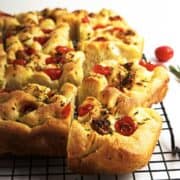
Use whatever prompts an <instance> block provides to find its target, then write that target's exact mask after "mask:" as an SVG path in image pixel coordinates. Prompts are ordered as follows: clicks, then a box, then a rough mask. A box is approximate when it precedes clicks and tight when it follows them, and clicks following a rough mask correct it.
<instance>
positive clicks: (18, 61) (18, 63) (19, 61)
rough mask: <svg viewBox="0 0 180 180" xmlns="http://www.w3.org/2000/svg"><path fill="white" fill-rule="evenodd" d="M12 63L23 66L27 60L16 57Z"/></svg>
mask: <svg viewBox="0 0 180 180" xmlns="http://www.w3.org/2000/svg"><path fill="white" fill-rule="evenodd" d="M13 64H16V65H22V66H25V65H26V64H27V61H26V60H24V59H16V60H14V61H13Z"/></svg>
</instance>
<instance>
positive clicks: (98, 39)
mask: <svg viewBox="0 0 180 180" xmlns="http://www.w3.org/2000/svg"><path fill="white" fill-rule="evenodd" d="M94 41H102V42H104V41H107V39H106V38H105V37H97V38H96V39H95V40H94Z"/></svg>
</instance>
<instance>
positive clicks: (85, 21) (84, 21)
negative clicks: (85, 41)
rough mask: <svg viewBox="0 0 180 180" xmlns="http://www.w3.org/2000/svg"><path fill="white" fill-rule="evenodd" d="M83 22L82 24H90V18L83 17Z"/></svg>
mask: <svg viewBox="0 0 180 180" xmlns="http://www.w3.org/2000/svg"><path fill="white" fill-rule="evenodd" d="M81 22H82V23H89V18H88V17H87V16H85V17H83V18H82V19H81Z"/></svg>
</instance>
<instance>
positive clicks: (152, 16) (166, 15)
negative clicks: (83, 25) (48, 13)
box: [0, 0, 180, 146]
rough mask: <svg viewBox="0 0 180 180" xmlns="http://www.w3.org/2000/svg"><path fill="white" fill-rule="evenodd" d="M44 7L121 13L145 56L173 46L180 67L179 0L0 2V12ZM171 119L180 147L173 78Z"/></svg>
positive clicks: (177, 87) (178, 95)
mask: <svg viewBox="0 0 180 180" xmlns="http://www.w3.org/2000/svg"><path fill="white" fill-rule="evenodd" d="M45 7H66V8H68V9H70V10H73V9H82V8H85V9H88V10H94V11H96V10H99V9H101V8H103V7H104V8H109V9H113V10H115V11H117V12H119V13H120V14H121V15H122V16H124V17H125V19H126V20H127V21H128V22H129V24H130V25H131V26H132V27H134V28H135V29H136V30H137V31H138V32H139V34H141V35H142V36H144V39H145V50H144V52H145V54H146V55H147V57H148V58H151V59H154V49H155V48H156V47H157V46H159V45H170V46H172V47H173V49H174V51H175V55H174V58H173V59H171V60H170V61H169V62H168V63H167V65H169V64H173V65H175V64H179V65H180V50H179V49H178V47H180V24H179V20H178V19H179V17H180V10H179V2H178V1H177V0H158V1H157V0H151V1H144V0H136V1H132V0H109V1H108V0H98V1H93V0H74V1H73V0H26V1H25V0H0V9H1V10H4V11H7V12H10V13H12V12H14V13H16V12H21V11H26V10H33V9H35V10H36V9H42V8H45ZM164 102H165V107H166V110H167V113H168V117H169V119H170V121H171V124H172V126H173V129H174V133H175V137H176V144H178V145H179V146H180V130H179V124H180V115H179V111H180V108H179V107H180V83H178V82H177V81H176V80H175V78H174V76H173V75H171V81H170V85H169V91H168V94H167V96H166V98H165V100H164Z"/></svg>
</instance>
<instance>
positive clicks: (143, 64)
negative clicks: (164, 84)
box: [139, 60, 160, 71]
mask: <svg viewBox="0 0 180 180" xmlns="http://www.w3.org/2000/svg"><path fill="white" fill-rule="evenodd" d="M139 64H140V65H141V66H143V67H145V68H146V69H147V70H148V71H153V70H154V68H156V67H157V66H160V65H159V64H151V63H150V62H146V61H144V60H141V61H140V62H139Z"/></svg>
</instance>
